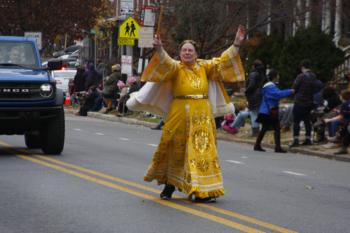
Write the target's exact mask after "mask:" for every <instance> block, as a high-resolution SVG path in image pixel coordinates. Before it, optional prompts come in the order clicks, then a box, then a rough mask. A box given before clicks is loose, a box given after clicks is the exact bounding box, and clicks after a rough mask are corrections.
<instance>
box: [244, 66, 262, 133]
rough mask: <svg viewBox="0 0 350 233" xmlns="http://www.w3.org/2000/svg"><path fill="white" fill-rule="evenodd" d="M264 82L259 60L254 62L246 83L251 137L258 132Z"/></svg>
mask: <svg viewBox="0 0 350 233" xmlns="http://www.w3.org/2000/svg"><path fill="white" fill-rule="evenodd" d="M265 82H266V75H265V66H264V64H263V63H262V61H260V60H258V59H257V60H255V61H254V63H253V69H252V71H251V72H250V73H249V75H248V78H247V81H246V90H245V96H246V98H247V101H248V109H249V115H250V120H251V124H252V136H256V135H257V134H258V132H259V124H258V123H257V122H256V119H257V117H258V112H259V106H260V101H261V88H262V86H263V84H264V83H265Z"/></svg>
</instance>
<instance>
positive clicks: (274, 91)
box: [254, 69, 294, 153]
mask: <svg viewBox="0 0 350 233" xmlns="http://www.w3.org/2000/svg"><path fill="white" fill-rule="evenodd" d="M278 78H279V75H278V73H277V71H275V70H273V69H271V70H270V72H269V74H268V80H269V81H268V82H267V83H266V84H265V85H264V87H263V88H262V100H261V104H260V107H259V115H258V119H257V121H258V122H259V123H261V124H262V128H261V130H260V132H259V135H258V137H257V138H256V142H255V145H254V150H255V151H265V150H264V149H263V148H262V147H261V142H262V140H263V138H264V136H265V133H266V132H267V131H268V130H274V137H275V152H277V153H286V151H285V150H283V149H282V147H281V132H280V123H279V100H280V99H282V98H285V97H288V96H290V95H292V94H293V92H294V90H293V89H287V90H280V89H279V88H278V87H277V85H276V83H277V82H278Z"/></svg>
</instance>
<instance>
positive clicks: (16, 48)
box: [0, 41, 39, 68]
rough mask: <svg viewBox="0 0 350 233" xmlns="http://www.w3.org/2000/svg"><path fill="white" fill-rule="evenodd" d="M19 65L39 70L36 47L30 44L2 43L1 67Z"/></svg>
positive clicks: (0, 53) (0, 46) (0, 47)
mask: <svg viewBox="0 0 350 233" xmlns="http://www.w3.org/2000/svg"><path fill="white" fill-rule="evenodd" d="M1 65H14V66H15V65H19V66H23V67H28V68H39V63H38V60H37V57H36V54H35V50H34V46H33V44H32V43H30V42H12V41H11V42H10V41H1V42H0V66H1Z"/></svg>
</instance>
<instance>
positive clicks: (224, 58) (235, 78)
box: [204, 45, 245, 82]
mask: <svg viewBox="0 0 350 233" xmlns="http://www.w3.org/2000/svg"><path fill="white" fill-rule="evenodd" d="M204 66H205V69H206V72H207V76H208V78H209V79H210V80H214V81H224V82H242V81H244V80H245V74H244V69H243V65H242V61H241V58H240V56H239V53H238V50H237V48H236V47H234V46H233V45H232V46H231V47H229V48H228V49H227V50H226V51H224V52H223V53H222V54H221V56H220V57H217V58H213V59H211V60H206V61H205V62H204Z"/></svg>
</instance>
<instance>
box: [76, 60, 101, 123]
mask: <svg viewBox="0 0 350 233" xmlns="http://www.w3.org/2000/svg"><path fill="white" fill-rule="evenodd" d="M83 76H84V80H85V82H84V90H85V92H86V93H85V96H84V98H83V100H82V103H81V107H80V110H79V115H80V116H87V112H88V111H92V110H95V109H96V107H95V106H96V101H97V100H98V99H100V97H99V96H100V94H99V93H98V91H97V87H98V85H99V83H100V82H101V81H102V76H101V74H100V73H98V72H97V71H96V70H95V66H94V64H93V63H91V62H90V63H88V64H87V71H85V73H84V74H83Z"/></svg>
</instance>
